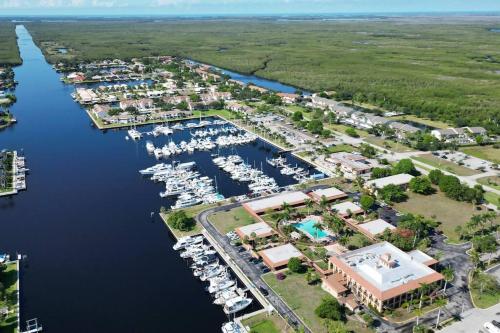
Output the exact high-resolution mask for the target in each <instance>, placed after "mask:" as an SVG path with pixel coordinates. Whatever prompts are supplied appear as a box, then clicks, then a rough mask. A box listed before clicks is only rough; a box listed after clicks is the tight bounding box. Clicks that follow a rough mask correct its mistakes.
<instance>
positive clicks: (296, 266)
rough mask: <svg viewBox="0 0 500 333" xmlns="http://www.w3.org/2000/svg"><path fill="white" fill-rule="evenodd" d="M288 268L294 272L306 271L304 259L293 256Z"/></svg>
mask: <svg viewBox="0 0 500 333" xmlns="http://www.w3.org/2000/svg"><path fill="white" fill-rule="evenodd" d="M287 266H288V269H289V270H290V271H291V272H293V273H302V272H304V266H302V261H301V260H300V259H299V258H291V259H290V261H288V265H287Z"/></svg>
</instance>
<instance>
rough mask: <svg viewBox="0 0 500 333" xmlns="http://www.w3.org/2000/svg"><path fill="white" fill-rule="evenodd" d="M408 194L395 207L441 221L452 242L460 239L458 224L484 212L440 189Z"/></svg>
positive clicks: (442, 227)
mask: <svg viewBox="0 0 500 333" xmlns="http://www.w3.org/2000/svg"><path fill="white" fill-rule="evenodd" d="M407 194H408V200H407V201H405V202H400V203H396V204H395V205H394V207H395V208H396V209H397V210H399V211H401V212H405V213H412V214H420V215H423V216H425V217H427V218H434V219H435V220H436V221H438V222H441V225H440V226H439V230H441V231H443V232H444V234H445V235H446V236H448V238H449V240H450V241H451V242H458V241H459V239H458V235H457V234H456V233H455V228H456V226H458V225H461V226H464V225H465V223H466V222H467V221H469V220H470V218H471V217H472V215H474V214H480V213H483V212H484V210H483V211H478V210H476V209H475V207H474V205H472V204H470V203H466V202H459V201H455V200H452V199H449V198H447V197H446V196H445V195H444V194H443V193H441V192H439V191H438V192H437V193H436V194H432V195H428V196H425V195H420V194H416V193H412V192H408V193H407ZM499 221H500V218H499Z"/></svg>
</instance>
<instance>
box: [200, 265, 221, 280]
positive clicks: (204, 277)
mask: <svg viewBox="0 0 500 333" xmlns="http://www.w3.org/2000/svg"><path fill="white" fill-rule="evenodd" d="M225 270H226V267H224V266H221V265H219V266H217V267H215V268H213V269H210V270H207V271H205V272H203V274H202V275H201V276H200V280H201V281H207V280H208V279H210V278H212V277H215V276H218V275H219V274H221V273H223V272H224V271H225Z"/></svg>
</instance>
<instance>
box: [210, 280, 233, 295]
mask: <svg viewBox="0 0 500 333" xmlns="http://www.w3.org/2000/svg"><path fill="white" fill-rule="evenodd" d="M235 284H236V282H235V281H234V280H224V281H221V282H218V283H214V284H212V281H211V282H210V286H209V287H208V292H209V293H211V294H213V293H216V292H218V291H221V290H224V289H227V288H229V287H232V286H234V285H235Z"/></svg>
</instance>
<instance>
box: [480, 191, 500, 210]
mask: <svg viewBox="0 0 500 333" xmlns="http://www.w3.org/2000/svg"><path fill="white" fill-rule="evenodd" d="M484 198H485V199H486V201H488V202H489V203H491V204H493V205H496V206H497V207H500V195H498V194H496V193H493V192H485V193H484Z"/></svg>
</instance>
